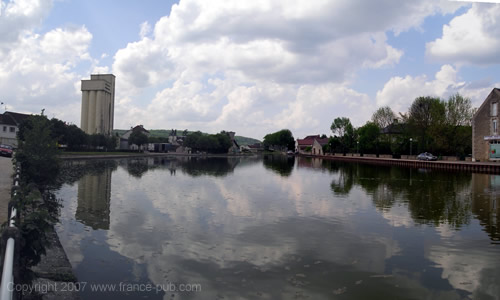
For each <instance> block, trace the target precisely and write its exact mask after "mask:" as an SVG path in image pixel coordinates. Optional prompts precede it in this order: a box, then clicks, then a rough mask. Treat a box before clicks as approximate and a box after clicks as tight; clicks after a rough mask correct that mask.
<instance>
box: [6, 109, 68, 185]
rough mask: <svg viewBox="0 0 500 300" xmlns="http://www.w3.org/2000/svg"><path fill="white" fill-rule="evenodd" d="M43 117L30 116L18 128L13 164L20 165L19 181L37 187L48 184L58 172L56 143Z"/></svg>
mask: <svg viewBox="0 0 500 300" xmlns="http://www.w3.org/2000/svg"><path fill="white" fill-rule="evenodd" d="M51 127H52V126H51V123H50V121H49V120H48V119H47V118H46V117H45V116H30V117H29V118H28V119H26V120H25V121H24V122H23V123H22V124H21V125H20V127H19V132H18V139H19V144H18V149H17V151H16V154H15V157H14V159H15V162H18V163H20V165H21V170H22V173H21V179H22V180H23V181H24V182H33V183H35V184H37V185H38V186H39V187H43V186H46V185H48V184H50V183H51V182H52V181H53V180H54V179H55V177H56V176H57V174H58V172H59V161H58V158H57V142H56V140H55V139H54V138H53V137H52V136H51Z"/></svg>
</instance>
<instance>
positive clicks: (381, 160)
mask: <svg viewBox="0 0 500 300" xmlns="http://www.w3.org/2000/svg"><path fill="white" fill-rule="evenodd" d="M301 156H304V157H311V158H322V159H330V160H340V161H351V162H361V163H367V164H378V165H395V166H401V167H410V168H424V169H441V170H453V171H468V172H478V173H491V174H500V163H498V162H471V161H443V160H438V161H422V160H416V159H396V158H387V157H376V156H375V157H371V156H370V157H369V156H366V155H365V156H359V155H357V156H349V155H346V156H343V155H342V154H340V155H301Z"/></svg>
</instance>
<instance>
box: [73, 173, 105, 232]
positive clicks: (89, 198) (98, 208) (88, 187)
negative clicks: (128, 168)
mask: <svg viewBox="0 0 500 300" xmlns="http://www.w3.org/2000/svg"><path fill="white" fill-rule="evenodd" d="M112 172H113V169H111V168H106V169H104V170H103V172H102V173H100V174H98V175H95V174H87V175H85V176H83V177H82V178H81V179H80V180H79V181H78V207H77V209H76V213H75V218H76V220H78V221H80V222H82V223H83V224H84V225H86V226H89V227H92V229H94V230H96V229H104V230H108V229H109V213H110V209H109V206H110V199H111V173H112Z"/></svg>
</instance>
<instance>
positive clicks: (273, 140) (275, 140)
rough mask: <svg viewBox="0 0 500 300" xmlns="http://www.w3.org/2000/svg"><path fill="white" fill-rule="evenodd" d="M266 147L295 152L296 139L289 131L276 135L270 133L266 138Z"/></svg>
mask: <svg viewBox="0 0 500 300" xmlns="http://www.w3.org/2000/svg"><path fill="white" fill-rule="evenodd" d="M263 143H264V147H266V148H269V147H271V146H278V147H282V148H286V149H287V150H294V148H295V139H294V138H293V135H292V132H291V131H290V130H288V129H282V130H280V131H276V132H274V133H269V134H266V136H264V142H263Z"/></svg>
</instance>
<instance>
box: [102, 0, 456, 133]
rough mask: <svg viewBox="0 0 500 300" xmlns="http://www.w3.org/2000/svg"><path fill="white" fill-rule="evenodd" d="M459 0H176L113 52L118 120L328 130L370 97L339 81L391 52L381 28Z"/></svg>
mask: <svg viewBox="0 0 500 300" xmlns="http://www.w3.org/2000/svg"><path fill="white" fill-rule="evenodd" d="M458 7H459V4H456V3H451V4H450V3H449V2H447V1H426V0H424V1H417V2H411V1H399V2H396V3H395V2H394V1H378V2H376V3H372V2H370V3H369V4H368V3H366V1H349V2H332V1H319V2H315V4H314V5H311V4H310V2H307V1H299V0H297V1H293V3H290V2H289V1H279V0H277V1H243V2H241V1H236V2H227V1H222V0H220V1H219V0H217V1H210V2H207V1H201V0H181V1H180V2H179V4H176V5H174V6H173V7H172V9H171V13H170V15H169V16H165V17H163V18H161V19H160V20H159V21H158V22H157V23H156V24H155V26H154V29H153V34H152V35H149V24H148V23H143V24H142V25H141V39H140V40H139V41H137V42H133V43H129V44H128V45H127V46H126V47H125V48H123V49H120V50H119V51H118V52H117V53H116V55H115V57H114V63H113V68H112V72H113V73H114V74H115V75H116V76H117V97H118V98H119V99H118V100H117V103H122V101H126V103H128V104H129V105H128V107H127V108H126V109H125V108H124V109H120V108H117V110H116V112H117V116H116V117H115V120H116V121H117V126H118V127H120V126H121V127H128V126H130V125H134V124H129V123H130V122H132V121H133V120H134V121H136V122H138V123H141V124H142V123H143V124H144V125H145V126H146V127H149V128H163V127H172V126H174V127H182V128H190V129H200V130H207V131H211V132H216V131H219V130H222V129H228V128H230V129H232V130H235V131H237V132H238V133H240V134H246V135H250V136H255V137H261V136H263V135H264V134H265V133H267V132H269V130H278V129H280V128H282V127H289V128H290V129H293V130H294V131H296V132H297V134H299V135H303V134H307V133H309V131H314V132H325V133H327V132H328V128H329V125H330V123H331V121H332V119H333V118H335V117H337V116H350V117H351V118H352V119H353V123H354V124H356V125H362V124H363V123H364V122H365V121H366V120H367V119H368V118H369V116H370V113H371V112H369V110H370V109H371V108H370V107H372V106H373V103H371V101H370V99H369V97H368V96H367V95H364V94H361V93H358V92H356V91H354V90H352V89H349V88H348V84H349V82H350V81H352V79H353V78H354V76H355V74H356V72H357V71H359V70H360V69H363V68H373V69H376V68H381V67H390V66H393V65H395V64H397V63H398V62H399V60H400V58H401V57H402V55H403V51H402V50H400V49H396V48H394V47H392V46H391V45H389V44H388V42H387V36H386V32H387V31H393V32H395V33H396V34H399V33H400V32H402V31H406V30H409V29H411V28H418V27H419V26H420V25H421V24H422V22H423V20H424V19H425V18H426V17H427V16H429V15H433V14H436V13H443V14H444V13H449V12H453V11H455V10H456V9H457V8H458ZM374 10H376V11H378V12H381V13H377V14H374V13H373V11H374ZM359 20H363V22H359ZM145 90H149V92H148V93H151V90H155V91H157V92H156V95H155V96H154V98H153V100H152V101H151V102H149V103H144V102H145V101H137V99H138V97H139V95H142V94H144V91H145ZM308 93H311V94H308ZM121 99H126V100H121ZM357 101H360V102H357ZM146 105H147V108H144V106H146ZM360 107H361V108H360ZM141 119H142V121H140V120H141ZM125 123H126V124H125ZM250 128H252V129H250Z"/></svg>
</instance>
